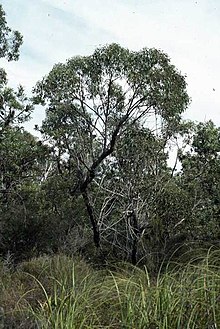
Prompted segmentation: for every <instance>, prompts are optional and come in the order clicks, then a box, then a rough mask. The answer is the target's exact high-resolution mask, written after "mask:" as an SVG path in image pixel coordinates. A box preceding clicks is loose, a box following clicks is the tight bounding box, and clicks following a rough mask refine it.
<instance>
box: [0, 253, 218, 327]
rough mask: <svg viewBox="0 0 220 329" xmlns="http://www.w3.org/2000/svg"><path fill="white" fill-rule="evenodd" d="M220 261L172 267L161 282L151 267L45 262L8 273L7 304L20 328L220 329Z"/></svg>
mask: <svg viewBox="0 0 220 329" xmlns="http://www.w3.org/2000/svg"><path fill="white" fill-rule="evenodd" d="M219 256H220V253H219V251H210V252H209V253H208V254H207V255H206V256H205V257H202V258H200V259H197V260H195V259H194V260H192V261H190V262H188V263H187V264H185V265H184V266H183V265H182V266H180V264H177V263H176V264H174V263H172V264H171V263H170V264H169V265H168V266H167V267H166V269H165V270H164V271H163V272H160V273H159V274H158V275H157V276H150V275H149V273H148V270H147V268H146V267H144V268H142V269H140V268H137V267H133V266H131V265H127V266H120V267H118V268H117V269H115V270H114V271H107V270H105V271H103V270H94V269H92V268H90V267H89V266H88V265H87V264H86V263H85V262H84V261H83V260H81V259H72V258H70V257H66V256H63V255H61V256H54V257H41V258H38V259H34V260H32V261H29V262H25V263H22V264H21V265H20V266H19V267H18V268H17V269H16V270H15V271H9V273H8V274H7V275H6V272H5V271H3V273H1V276H2V280H1V284H2V285H3V286H2V287H4V289H3V290H1V291H2V292H1V296H0V302H1V304H0V306H2V307H3V309H4V312H5V315H4V317H5V321H6V322H5V323H6V325H7V321H8V322H10V321H11V322H10V323H11V324H13V323H16V324H17V327H14V328H43V329H47V328H48V329H49V328H57V329H58V328H59V329H64V328H65V329H74V328H76V329H80V328H121V329H125V328H131V329H132V328H134V329H157V328H158V329H172V328H175V329H176V328H180V329H181V328H182V329H187V328H188V329H207V328H210V329H215V328H220V303H219V301H220V271H219V269H220V267H219V259H220V257H219ZM9 319H10V321H9ZM13 321H14V322H13ZM16 321H17V322H16ZM18 324H19V326H18ZM8 328H9V326H8ZM10 328H13V326H11V327H10Z"/></svg>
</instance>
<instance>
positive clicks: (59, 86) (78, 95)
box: [35, 44, 189, 247]
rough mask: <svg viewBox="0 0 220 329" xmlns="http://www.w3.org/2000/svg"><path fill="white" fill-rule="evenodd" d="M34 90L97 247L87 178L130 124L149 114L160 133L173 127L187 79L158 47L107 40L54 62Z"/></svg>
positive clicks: (45, 128) (46, 131) (46, 128)
mask: <svg viewBox="0 0 220 329" xmlns="http://www.w3.org/2000/svg"><path fill="white" fill-rule="evenodd" d="M35 95H36V97H35V101H36V103H41V104H43V105H45V107H46V119H45V121H44V123H43V125H42V127H41V131H42V133H43V134H44V135H45V136H46V138H50V142H51V143H52V144H53V145H54V148H55V149H56V151H57V156H58V158H59V161H58V162H59V163H60V164H62V163H66V164H67V163H68V165H69V166H71V168H72V171H74V172H75V175H74V181H73V182H72V187H71V193H72V195H75V196H76V195H81V196H82V197H83V200H84V203H85V206H86V209H87V212H88V215H89V218H90V222H91V226H92V230H93V237H94V243H95V245H96V247H99V246H100V229H99V223H98V220H97V217H96V216H95V212H94V209H93V206H92V203H91V194H90V189H91V183H93V180H94V178H95V177H97V179H99V178H100V177H101V175H102V170H101V167H102V164H104V163H105V162H106V161H107V159H109V158H111V157H112V156H113V152H114V150H115V147H116V143H117V141H118V139H119V136H120V135H121V134H122V133H123V131H124V130H126V129H127V125H128V124H129V125H133V124H135V123H137V122H142V123H144V122H146V125H147V126H150V122H152V120H153V121H154V123H156V128H157V131H158V132H160V134H163V133H164V131H166V132H168V129H167V127H168V126H169V127H171V126H172V127H175V125H176V123H177V122H179V120H180V116H181V113H182V112H183V111H184V110H185V108H186V107H187V105H188V102H189V98H188V95H187V92H186V82H185V79H184V77H183V76H182V75H181V74H180V73H179V72H178V71H177V70H176V69H175V67H174V66H173V65H171V63H170V59H169V58H168V56H167V55H166V54H164V53H163V52H162V51H159V50H156V49H147V48H144V49H143V50H141V51H138V52H134V51H129V50H128V49H125V48H122V47H120V46H119V45H117V44H111V45H108V46H105V47H102V48H98V49H97V50H96V51H95V52H94V54H93V55H91V56H86V57H79V56H78V57H74V58H72V59H70V60H68V61H67V62H66V64H57V65H55V66H54V68H53V69H52V71H51V72H50V73H49V74H48V76H46V77H45V78H44V79H43V80H42V81H41V82H39V83H38V84H37V85H36V88H35ZM153 129H155V125H154V127H153ZM169 133H171V134H172V132H171V130H170V132H169Z"/></svg>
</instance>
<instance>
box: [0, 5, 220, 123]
mask: <svg viewBox="0 0 220 329" xmlns="http://www.w3.org/2000/svg"><path fill="white" fill-rule="evenodd" d="M0 2H1V4H2V5H3V9H4V10H5V12H6V14H7V22H8V25H9V26H10V27H11V28H13V29H16V30H18V31H20V32H21V33H22V35H23V37H24V43H23V45H22V47H21V50H20V59H19V61H18V62H10V63H8V62H6V61H5V60H1V61H0V66H2V67H4V68H5V69H6V71H7V73H8V79H9V84H10V85H11V86H12V87H16V86H17V85H18V84H22V85H23V86H24V87H25V88H26V90H27V93H29V94H30V92H31V89H32V87H33V86H34V85H35V83H36V82H37V81H38V80H40V79H41V78H42V77H43V76H44V75H46V74H48V73H49V71H50V70H51V69H52V67H53V65H54V64H56V63H58V62H65V61H66V60H67V59H68V58H70V57H73V56H75V55H89V54H91V53H92V52H93V51H94V49H95V48H96V47H98V46H102V45H106V44H109V43H112V42H116V43H119V44H120V45H121V46H124V47H127V48H129V49H132V50H139V49H141V48H143V47H147V48H158V49H161V50H163V51H164V52H166V53H167V54H168V55H169V57H170V58H171V62H172V64H174V65H175V66H176V67H177V69H178V70H179V71H180V72H181V73H182V74H184V75H186V81H187V83H188V94H189V96H190V97H191V104H190V106H189V108H188V110H187V111H186V112H185V113H184V118H185V119H191V120H194V121H202V122H205V121H207V120H209V119H212V120H213V121H214V122H215V124H216V125H218V126H220V97H219V96H220V1H219V0H197V1H191V0H166V1H164V0H65V1H64V0H1V1H0ZM43 118H44V111H43V110H42V108H40V107H38V108H37V109H36V110H35V112H34V114H33V120H32V121H31V122H30V123H29V124H28V128H29V129H32V127H33V126H34V125H35V124H40V123H41V121H42V119H43Z"/></svg>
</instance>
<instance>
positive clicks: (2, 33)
mask: <svg viewBox="0 0 220 329" xmlns="http://www.w3.org/2000/svg"><path fill="white" fill-rule="evenodd" d="M22 39H23V38H22V36H21V34H20V33H19V32H18V31H12V30H11V28H10V27H8V25H7V21H6V18H5V12H4V10H3V8H2V5H0V58H1V57H5V58H6V59H7V60H8V61H11V60H17V59H18V58H19V48H20V46H21V44H22Z"/></svg>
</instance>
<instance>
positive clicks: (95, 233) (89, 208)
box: [82, 191, 100, 248]
mask: <svg viewBox="0 0 220 329" xmlns="http://www.w3.org/2000/svg"><path fill="white" fill-rule="evenodd" d="M82 196H83V200H84V204H85V206H86V210H87V213H88V215H89V218H90V222H91V224H92V230H93V241H94V244H95V246H96V248H100V232H99V226H98V223H97V220H96V218H95V215H94V210H93V207H92V205H91V203H90V200H89V197H88V194H87V191H83V192H82Z"/></svg>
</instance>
